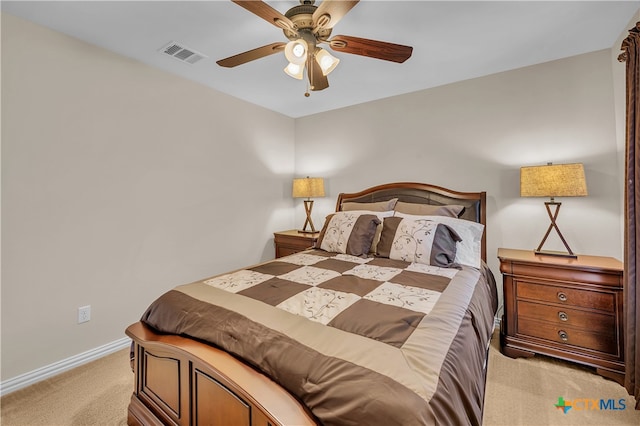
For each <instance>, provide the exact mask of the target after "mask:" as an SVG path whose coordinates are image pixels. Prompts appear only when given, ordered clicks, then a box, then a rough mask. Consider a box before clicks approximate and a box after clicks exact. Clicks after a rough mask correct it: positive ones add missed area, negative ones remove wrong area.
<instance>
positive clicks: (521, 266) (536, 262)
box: [498, 248, 624, 383]
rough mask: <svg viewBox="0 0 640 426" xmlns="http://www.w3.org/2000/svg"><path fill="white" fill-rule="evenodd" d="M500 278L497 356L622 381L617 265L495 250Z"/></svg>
mask: <svg viewBox="0 0 640 426" xmlns="http://www.w3.org/2000/svg"><path fill="white" fill-rule="evenodd" d="M498 258H499V259H500V271H501V272H502V275H503V288H504V315H503V317H502V321H501V324H500V346H501V349H502V352H503V353H504V354H505V355H507V356H510V357H512V358H516V357H531V356H533V355H535V354H536V353H539V354H544V355H547V356H552V357H556V358H561V359H564V360H568V361H574V362H577V363H581V364H584V365H588V366H591V367H595V368H596V371H597V373H598V374H600V375H602V376H605V377H608V378H611V379H613V380H616V381H617V382H619V383H623V381H624V346H623V345H624V342H623V329H622V321H623V318H622V285H623V284H622V283H623V281H622V272H623V265H622V262H620V261H618V260H616V259H614V258H611V257H600V256H582V255H580V256H578V258H577V259H571V258H566V257H558V256H544V255H535V254H534V253H533V250H513V249H504V248H501V249H498Z"/></svg>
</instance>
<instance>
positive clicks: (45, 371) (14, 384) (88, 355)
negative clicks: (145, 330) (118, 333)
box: [0, 337, 131, 396]
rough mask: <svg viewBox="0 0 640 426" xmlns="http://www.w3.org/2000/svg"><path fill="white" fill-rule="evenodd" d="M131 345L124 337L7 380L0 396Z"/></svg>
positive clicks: (0, 385) (1, 385)
mask: <svg viewBox="0 0 640 426" xmlns="http://www.w3.org/2000/svg"><path fill="white" fill-rule="evenodd" d="M130 345H131V339H129V338H128V337H123V338H122V339H118V340H115V341H113V342H111V343H107V344H106V345H102V346H98V347H97V348H94V349H90V350H88V351H86V352H82V353H80V354H78V355H74V356H72V357H69V358H66V359H63V360H62V361H58V362H54V363H53V364H49V365H46V366H44V367H41V368H38V369H36V370H33V371H30V372H28V373H24V374H21V375H19V376H16V377H14V378H12V379H7V380H5V381H3V382H1V383H0V396H3V395H6V394H8V393H11V392H13V391H17V390H18V389H21V388H24V387H27V386H29V385H32V384H34V383H36V382H39V381H41V380H44V379H48V378H49V377H52V376H55V375H56V374H60V373H62V372H65V371H67V370H71V369H72V368H75V367H79V366H81V365H82V364H86V363H87V362H90V361H94V360H96V359H98V358H102V357H103V356H106V355H109V354H111V353H113V352H116V351H119V350H120V349H124V348H127V347H129V346H130Z"/></svg>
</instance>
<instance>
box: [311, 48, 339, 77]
mask: <svg viewBox="0 0 640 426" xmlns="http://www.w3.org/2000/svg"><path fill="white" fill-rule="evenodd" d="M316 62H318V65H320V69H321V70H322V74H323V75H329V73H330V72H331V71H333V70H334V69H335V68H336V67H337V66H338V64H339V63H340V59H338V58H336V57H335V56H333V55H332V54H331V53H329V52H327V51H326V50H325V49H320V50H318V53H316Z"/></svg>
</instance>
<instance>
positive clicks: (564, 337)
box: [558, 330, 569, 342]
mask: <svg viewBox="0 0 640 426" xmlns="http://www.w3.org/2000/svg"><path fill="white" fill-rule="evenodd" d="M558 336H560V338H561V339H562V341H563V342H566V341H567V340H569V334H568V333H567V332H566V331H564V330H560V331H558Z"/></svg>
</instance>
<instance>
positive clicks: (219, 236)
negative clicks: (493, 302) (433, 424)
mask: <svg viewBox="0 0 640 426" xmlns="http://www.w3.org/2000/svg"><path fill="white" fill-rule="evenodd" d="M625 36H626V35H625ZM616 47H617V46H616ZM612 58H613V54H612V51H611V50H606V51H600V52H595V53H591V54H586V55H580V56H577V57H573V58H568V59H564V60H559V61H554V62H549V63H546V64H541V65H537V66H532V67H528V68H523V69H519V70H514V71H509V72H505V73H500V74H496V75H491V76H487V77H483V78H478V79H473V80H468V81H464V82H460V83H456V84H451V85H447V86H443V87H438V88H434V89H429V90H425V91H421V92H416V93H411V94H407V95H403V96H398V97H394V98H389V99H384V100H381V101H376V102H370V103H366V104H363V105H358V106H354V107H350V108H345V109H341V110H339V111H332V112H327V113H322V114H317V115H315V116H312V117H307V118H301V119H297V120H293V119H289V118H287V117H283V116H281V115H279V114H276V113H273V112H270V111H267V110H264V109H261V108H259V107H256V106H253V105H250V104H247V103H244V102H242V101H239V100H237V99H234V98H231V97H228V96H226V95H223V94H221V93H218V92H215V91H212V90H210V89H207V88H205V87H202V86H199V85H197V84H195V83H191V82H188V81H185V80H181V79H178V78H176V77H174V76H172V75H169V74H166V73H163V72H160V71H157V70H154V69H151V68H149V67H146V66H144V65H142V64H140V63H137V62H135V61H133V60H129V59H126V58H123V57H121V56H118V55H115V54H112V53H110V52H108V51H105V50H102V49H99V48H97V47H94V46H90V45H88V44H85V43H81V42H79V41H77V40H74V39H71V38H69V37H66V36H63V35H60V34H58V33H54V32H51V31H49V30H46V29H44V28H42V27H39V26H36V25H33V24H29V23H26V22H24V21H21V20H19V19H17V18H13V17H10V16H6V15H4V16H3V19H2V59H3V61H2V106H3V108H2V124H3V127H2V206H3V207H2V219H3V220H2V246H3V247H2V266H3V269H2V380H6V379H9V378H12V377H14V376H16V375H17V374H21V373H24V372H28V371H31V370H33V369H35V368H38V367H42V366H45V365H47V364H50V363H53V362H56V361H59V360H61V359H64V358H66V357H69V356H72V355H75V354H78V353H80V352H82V351H85V350H88V349H92V348H95V347H97V346H99V345H102V344H105V343H108V342H111V341H114V340H117V339H120V338H121V337H123V333H122V331H123V329H124V328H125V327H126V325H128V324H129V323H131V322H133V321H135V320H136V319H137V318H138V317H139V316H140V314H141V313H142V311H143V310H144V308H145V307H146V306H147V305H148V303H149V302H150V301H151V300H152V299H153V298H154V297H155V296H157V295H158V294H159V293H161V292H162V291H164V290H166V289H168V288H170V287H172V286H174V285H175V284H179V283H183V282H188V281H191V280H195V279H199V278H201V277H203V276H207V275H210V274H213V273H217V272H222V271H225V270H228V269H231V268H234V267H240V266H244V265H246V264H248V263H252V262H256V261H259V260H262V259H267V258H270V257H271V256H273V249H272V241H271V238H272V234H271V233H272V232H273V231H274V230H277V229H286V228H290V227H294V226H295V225H296V224H301V223H302V222H303V221H304V211H303V209H302V206H301V203H298V202H296V203H295V204H294V202H293V201H292V200H291V198H290V195H289V191H290V185H291V180H290V179H291V177H292V176H293V175H297V176H303V175H314V176H324V177H326V178H327V181H326V182H327V192H328V194H327V195H328V196H327V197H326V198H323V199H318V200H316V205H315V207H314V222H315V223H316V224H317V225H320V224H322V218H323V216H324V215H325V214H327V213H329V212H330V211H332V210H333V209H334V206H335V198H336V196H337V194H338V192H342V191H355V190H360V189H363V188H365V187H368V186H371V185H376V184H380V183H386V182H390V181H405V180H406V181H421V182H430V183H434V184H438V185H442V186H447V187H450V188H454V189H458V190H462V191H479V190H485V191H487V193H488V203H489V205H488V216H489V223H488V245H489V264H490V266H491V268H492V269H493V271H494V273H495V274H496V276H497V277H498V278H499V274H498V269H497V261H496V259H495V252H496V249H497V248H498V247H513V248H523V249H531V248H533V247H535V246H536V245H537V244H538V243H539V241H540V239H541V238H542V234H543V233H544V231H545V229H546V227H547V225H548V218H547V216H546V212H545V210H544V206H543V204H542V203H543V200H542V199H525V198H520V197H519V194H518V170H519V167H520V166H522V165H532V164H543V163H546V162H547V161H553V162H556V163H561V162H572V161H579V162H583V163H584V164H585V168H586V173H587V184H588V186H589V197H586V198H575V199H562V200H561V201H562V202H563V204H564V205H563V207H562V212H561V215H560V219H559V225H560V228H561V229H562V231H563V233H564V235H565V236H566V237H567V239H568V240H569V242H570V244H571V246H572V248H573V249H574V250H575V251H577V252H580V253H590V254H599V255H607V256H614V257H617V258H621V255H622V242H621V241H622V237H621V235H622V234H621V232H622V231H621V230H622V224H621V221H622V218H621V215H622V212H621V208H622V207H621V197H622V192H621V187H620V186H621V185H620V176H621V170H620V168H621V167H622V166H621V164H620V162H621V160H620V156H621V154H620V149H621V148H620V147H621V146H623V145H624V141H622V145H621V142H620V136H619V122H620V116H619V101H620V99H619V94H617V93H619V90H620V86H621V84H622V85H623V84H624V83H623V80H622V81H621V80H620V78H619V76H616V75H617V73H619V68H616V67H619V64H617V62H616V63H614V62H613V60H612ZM43 61H44V64H45V65H44V66H43V65H42V64H43ZM612 64H613V65H612ZM612 88H613V89H612ZM622 90H624V89H622ZM246 117H251V125H250V126H248V125H247V121H246ZM328 131H329V132H330V133H327V132H328ZM294 141H295V150H294ZM294 166H295V169H294ZM232 180H233V182H234V183H233V184H230V182H232ZM293 205H295V209H292V206H293ZM256 206H260V208H259V209H257V208H256ZM550 243H551V244H549V246H547V247H546V248H552V249H553V248H561V247H560V246H559V242H558V241H557V240H554V239H552V240H550ZM85 304H91V305H92V309H93V312H92V320H91V321H90V322H89V323H86V324H82V325H77V324H76V309H77V307H78V306H82V305H85Z"/></svg>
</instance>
